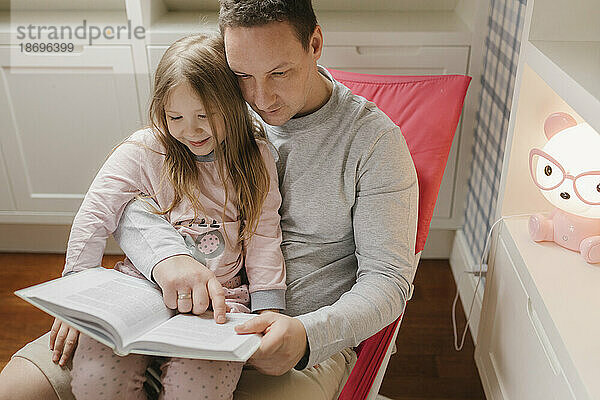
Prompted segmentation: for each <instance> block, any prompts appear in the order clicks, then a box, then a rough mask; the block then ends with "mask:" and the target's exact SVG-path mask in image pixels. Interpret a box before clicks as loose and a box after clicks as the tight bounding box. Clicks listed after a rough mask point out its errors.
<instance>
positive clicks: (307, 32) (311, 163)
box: [5, 0, 418, 399]
mask: <svg viewBox="0 0 600 400" xmlns="http://www.w3.org/2000/svg"><path fill="white" fill-rule="evenodd" d="M219 25H220V29H221V33H222V34H223V37H224V42H225V51H226V55H227V60H228V63H229V66H230V68H231V69H232V70H233V71H234V72H235V73H236V74H237V75H238V76H239V83H240V86H241V88H242V92H243V95H244V98H245V99H246V101H247V102H248V104H249V105H250V107H252V109H253V110H254V111H255V112H256V113H257V114H258V116H259V117H260V118H261V119H262V120H263V121H264V126H265V129H266V131H267V135H268V137H269V140H270V141H271V142H272V143H273V144H274V146H275V148H276V149H277V152H278V157H279V159H278V161H277V166H278V172H279V183H280V191H281V194H282V199H283V201H282V206H281V209H280V214H281V226H282V232H283V242H282V250H283V254H284V257H285V260H286V266H287V287H288V289H287V292H286V304H287V309H286V311H285V314H287V315H283V314H276V313H264V314H262V315H260V316H258V317H255V318H254V319H252V320H251V321H249V322H247V323H246V324H244V325H242V326H240V327H239V328H238V332H239V333H250V332H258V333H263V334H264V337H263V339H262V343H261V346H260V348H259V350H258V351H257V352H256V354H254V356H253V357H252V358H251V359H250V360H249V364H250V365H251V367H253V368H254V369H248V370H245V371H244V373H243V374H242V378H241V380H240V382H239V385H238V389H237V391H236V394H235V396H236V399H237V398H244V399H246V398H256V399H265V398H277V399H279V398H296V397H294V396H297V398H301V399H306V398H310V399H321V398H323V399H332V398H336V396H337V394H338V393H339V391H340V390H341V387H342V386H343V383H344V382H345V379H347V376H348V374H349V372H350V370H351V368H352V366H353V364H354V362H355V359H356V355H355V354H354V352H353V351H352V348H353V347H355V346H357V345H358V344H359V343H360V342H361V341H363V340H364V339H366V338H368V337H369V336H371V335H373V334H375V333H376V332H377V331H379V330H381V329H382V328H383V327H385V326H386V325H388V324H389V323H391V322H392V321H393V320H395V319H396V318H397V317H398V316H399V315H400V314H401V312H402V311H403V309H404V305H405V302H406V299H407V298H409V295H410V288H411V282H412V279H413V277H414V274H415V269H416V268H415V265H414V263H415V257H414V248H415V247H414V245H415V235H416V220H417V196H418V190H417V179H416V173H415V170H414V166H413V164H412V160H411V158H410V154H409V152H408V148H407V146H406V143H405V141H404V138H403V137H402V135H401V133H400V131H399V129H398V127H397V126H395V125H394V124H393V122H392V121H390V120H389V118H387V117H386V116H385V115H384V114H383V113H382V112H381V111H380V110H379V109H377V108H376V107H375V106H374V105H373V104H372V103H370V102H367V101H365V100H364V99H362V98H360V97H357V96H354V95H352V94H351V93H350V91H349V90H348V89H347V88H345V87H344V86H342V85H341V84H339V83H338V82H335V81H334V80H333V78H332V77H331V75H330V74H329V73H328V72H327V71H326V70H324V69H323V68H321V67H319V66H318V65H317V61H318V59H319V57H320V56H321V52H322V50H323V33H322V31H321V27H320V26H318V25H317V21H316V18H315V15H314V12H313V10H312V6H311V4H310V0H302V1H286V0H242V1H239V0H221V10H220V16H219ZM160 218H161V217H159V216H156V215H154V214H151V213H149V212H148V211H146V210H145V209H144V208H142V207H140V206H139V204H136V203H135V202H134V203H132V204H131V205H130V206H128V208H127V209H126V211H125V214H124V216H123V218H122V220H121V224H120V227H119V234H118V235H117V236H118V239H119V241H120V244H121V247H122V248H123V249H124V251H125V252H126V254H127V255H128V256H129V257H130V259H131V260H132V261H134V264H135V263H136V260H146V262H148V260H152V259H153V255H157V254H160V257H159V258H158V259H156V260H155V261H154V262H153V265H154V271H155V272H156V271H157V269H156V268H159V269H161V270H163V271H164V270H168V269H169V268H170V267H172V266H174V265H181V264H182V263H192V264H193V263H195V262H196V261H195V260H194V259H193V258H191V257H190V256H189V250H187V248H186V247H185V244H184V243H183V240H182V239H181V237H180V236H179V234H178V233H177V232H176V231H175V230H174V229H173V228H172V226H171V225H170V224H169V223H168V222H167V221H164V220H163V221H162V224H160V222H161V221H158V220H157V219H160ZM132 221H135V222H132ZM148 229H153V230H157V231H160V232H154V234H153V235H152V236H153V237H161V238H163V239H162V242H161V243H147V242H145V241H144V240H139V239H140V238H141V237H142V233H141V232H142V231H143V230H148ZM165 243H166V244H165ZM140 262H141V261H140ZM34 343H35V342H34ZM44 345H45V344H44ZM46 346H47V345H46ZM17 355H20V356H21V357H26V358H28V359H29V360H31V361H32V362H34V363H36V364H37V365H38V367H39V363H37V362H36V361H35V360H33V357H28V356H27V355H23V354H17ZM18 359H19V357H15V358H14V359H13V361H11V363H14V362H15V360H18ZM18 363H19V365H18V366H16V367H14V368H13V366H11V370H12V371H15V368H22V369H21V371H25V373H27V374H29V375H30V376H32V377H33V375H35V376H37V377H38V381H39V382H41V383H40V385H39V386H36V387H39V388H40V389H39V390H46V392H45V393H46V394H47V393H52V390H50V389H49V386H48V382H47V381H45V378H39V375H40V374H39V371H35V367H32V365H31V363H30V362H28V361H25V360H23V359H20V360H19V361H18ZM7 368H8V367H7ZM40 368H42V367H40ZM42 370H43V371H44V373H45V374H46V376H47V377H48V379H49V381H50V382H51V383H52V384H53V385H54V387H55V388H57V392H60V393H65V392H67V391H66V390H64V386H65V384H64V383H62V386H61V383H60V382H59V381H60V379H63V380H64V379H66V378H64V376H63V377H62V378H61V377H58V378H57V377H55V376H52V374H53V373H56V371H55V372H47V371H46V370H45V369H44V368H42ZM61 371H64V370H61ZM14 373H15V372H13V374H14ZM65 374H66V375H68V373H63V375H65ZM5 381H6V380H5ZM31 382H37V381H35V380H34V379H33V378H32V379H31ZM61 387H62V388H63V389H61ZM32 392H33V386H32V388H31V389H30V390H29V392H28V393H30V394H31V393H32ZM67 396H68V394H65V395H64V396H61V399H63V398H68V397H67ZM32 397H33V396H32ZM12 398H13V399H14V398H16V397H14V396H13V397H12Z"/></svg>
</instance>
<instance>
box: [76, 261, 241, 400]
mask: <svg viewBox="0 0 600 400" xmlns="http://www.w3.org/2000/svg"><path fill="white" fill-rule="evenodd" d="M115 268H116V269H119V268H118V267H115ZM121 272H124V273H126V274H128V275H135V273H134V272H133V271H124V270H122V269H121ZM144 279H145V278H144ZM240 283H241V280H240V279H239V277H236V278H234V279H232V280H230V281H228V282H226V283H224V284H223V287H224V289H225V298H226V303H227V305H229V306H230V307H231V308H232V312H250V310H249V309H248V305H249V303H250V297H249V294H248V287H247V285H240ZM152 360H153V357H152V356H147V355H142V354H129V355H127V356H125V357H120V356H118V355H116V354H114V353H113V351H112V349H110V348H109V347H107V346H105V345H103V344H102V343H99V342H98V341H96V340H94V339H92V338H90V337H89V336H87V335H84V334H81V335H80V336H79V344H78V345H77V349H76V350H75V354H74V356H73V370H72V372H71V375H72V378H73V380H72V382H71V386H72V390H73V394H74V395H75V398H77V399H78V400H84V399H95V400H102V399H115V400H117V399H123V400H125V399H127V400H129V399H146V393H145V391H144V388H143V385H144V382H145V380H146V378H145V371H146V368H147V367H148V364H150V362H151V361H152ZM243 365H244V363H242V362H233V361H209V360H192V359H187V358H170V359H167V361H165V362H164V363H163V364H162V365H161V371H162V374H161V382H162V385H163V391H162V392H161V395H160V399H165V400H166V399H180V400H187V399H216V400H221V399H224V400H230V399H233V391H234V390H235V388H236V386H237V382H238V380H239V378H240V375H241V373H242V367H243Z"/></svg>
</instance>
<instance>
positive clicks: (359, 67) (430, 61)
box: [319, 46, 469, 75]
mask: <svg viewBox="0 0 600 400" xmlns="http://www.w3.org/2000/svg"><path fill="white" fill-rule="evenodd" d="M468 60H469V47H468V46H440V47H438V46H325V47H324V48H323V54H322V56H321V58H320V60H319V63H320V64H321V65H325V66H327V67H329V68H334V69H341V70H344V71H351V72H362V73H366V74H380V75H442V74H464V73H466V72H467V65H468V64H467V63H468Z"/></svg>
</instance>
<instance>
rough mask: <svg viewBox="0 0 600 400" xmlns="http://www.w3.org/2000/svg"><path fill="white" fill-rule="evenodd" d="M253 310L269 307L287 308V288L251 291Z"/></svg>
mask: <svg viewBox="0 0 600 400" xmlns="http://www.w3.org/2000/svg"><path fill="white" fill-rule="evenodd" d="M250 304H251V306H252V312H255V311H260V310H268V309H277V310H285V289H271V290H257V291H256V292H252V293H250Z"/></svg>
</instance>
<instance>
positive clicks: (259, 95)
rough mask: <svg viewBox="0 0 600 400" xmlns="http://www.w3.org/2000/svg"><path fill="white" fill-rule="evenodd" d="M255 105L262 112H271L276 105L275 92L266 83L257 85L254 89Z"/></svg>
mask: <svg viewBox="0 0 600 400" xmlns="http://www.w3.org/2000/svg"><path fill="white" fill-rule="evenodd" d="M254 104H255V105H256V107H258V109H260V110H262V111H270V109H271V107H272V106H273V105H274V104H275V92H274V91H273V89H272V88H271V87H270V85H269V84H268V83H266V82H263V83H260V84H257V85H256V87H255V89H254Z"/></svg>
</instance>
